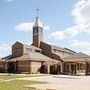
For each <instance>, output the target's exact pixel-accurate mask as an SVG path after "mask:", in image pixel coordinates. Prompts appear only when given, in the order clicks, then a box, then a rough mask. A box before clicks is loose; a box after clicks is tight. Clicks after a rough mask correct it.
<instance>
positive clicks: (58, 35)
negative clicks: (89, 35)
mask: <svg viewBox="0 0 90 90" xmlns="http://www.w3.org/2000/svg"><path fill="white" fill-rule="evenodd" d="M73 28H74V30H73V29H72V27H71V28H67V29H66V30H64V31H56V32H53V33H51V35H50V37H53V38H54V39H60V40H63V39H66V38H73V37H74V36H76V35H77V34H78V33H79V32H78V31H77V27H73Z"/></svg>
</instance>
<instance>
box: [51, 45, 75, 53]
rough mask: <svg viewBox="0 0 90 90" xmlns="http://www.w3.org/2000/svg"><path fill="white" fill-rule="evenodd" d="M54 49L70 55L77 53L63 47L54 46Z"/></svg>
mask: <svg viewBox="0 0 90 90" xmlns="http://www.w3.org/2000/svg"><path fill="white" fill-rule="evenodd" d="M52 48H53V49H57V50H60V51H64V52H68V53H76V52H75V51H73V50H71V49H68V48H63V47H59V46H55V45H52Z"/></svg>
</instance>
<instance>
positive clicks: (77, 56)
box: [64, 52, 88, 59]
mask: <svg viewBox="0 0 90 90" xmlns="http://www.w3.org/2000/svg"><path fill="white" fill-rule="evenodd" d="M83 57H88V55H87V54H84V53H81V52H79V53H75V54H73V55H69V56H66V57H64V58H66V59H67V58H83Z"/></svg>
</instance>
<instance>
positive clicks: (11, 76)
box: [0, 74, 44, 80]
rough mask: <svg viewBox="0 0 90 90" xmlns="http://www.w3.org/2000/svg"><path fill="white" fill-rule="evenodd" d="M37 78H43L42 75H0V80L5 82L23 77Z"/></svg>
mask: <svg viewBox="0 0 90 90" xmlns="http://www.w3.org/2000/svg"><path fill="white" fill-rule="evenodd" d="M37 76H44V75H43V74H11V75H10V76H9V75H8V74H5V75H2V74H1V75H0V80H6V79H13V78H23V77H37Z"/></svg>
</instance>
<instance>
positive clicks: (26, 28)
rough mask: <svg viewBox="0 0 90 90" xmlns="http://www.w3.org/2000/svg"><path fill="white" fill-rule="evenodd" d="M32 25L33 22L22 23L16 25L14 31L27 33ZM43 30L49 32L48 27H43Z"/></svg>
mask: <svg viewBox="0 0 90 90" xmlns="http://www.w3.org/2000/svg"><path fill="white" fill-rule="evenodd" d="M33 25H34V23H33V22H22V23H20V24H18V25H16V26H15V28H14V29H15V30H17V31H24V32H29V31H32V28H33ZM43 28H44V29H45V30H49V29H50V26H49V25H45V26H43Z"/></svg>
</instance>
